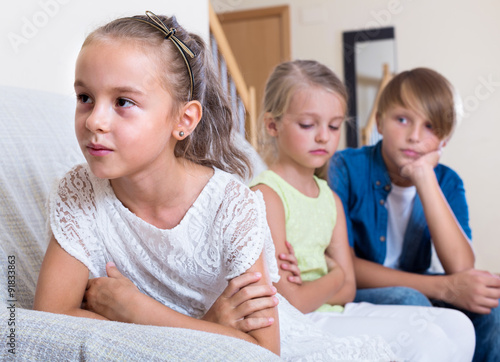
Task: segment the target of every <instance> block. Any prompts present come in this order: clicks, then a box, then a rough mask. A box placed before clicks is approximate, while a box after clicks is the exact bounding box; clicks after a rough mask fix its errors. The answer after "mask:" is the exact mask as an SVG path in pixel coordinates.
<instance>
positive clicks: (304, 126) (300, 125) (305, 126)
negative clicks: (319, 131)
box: [299, 123, 312, 129]
mask: <svg viewBox="0 0 500 362" xmlns="http://www.w3.org/2000/svg"><path fill="white" fill-rule="evenodd" d="M299 127H300V128H303V129H308V128H311V127H312V124H305V123H299Z"/></svg>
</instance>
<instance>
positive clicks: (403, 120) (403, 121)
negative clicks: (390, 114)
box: [398, 117, 408, 124]
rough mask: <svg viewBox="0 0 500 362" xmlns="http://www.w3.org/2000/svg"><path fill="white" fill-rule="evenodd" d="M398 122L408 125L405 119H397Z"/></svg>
mask: <svg viewBox="0 0 500 362" xmlns="http://www.w3.org/2000/svg"><path fill="white" fill-rule="evenodd" d="M398 122H399V123H403V124H406V123H408V120H407V119H406V118H405V117H398Z"/></svg>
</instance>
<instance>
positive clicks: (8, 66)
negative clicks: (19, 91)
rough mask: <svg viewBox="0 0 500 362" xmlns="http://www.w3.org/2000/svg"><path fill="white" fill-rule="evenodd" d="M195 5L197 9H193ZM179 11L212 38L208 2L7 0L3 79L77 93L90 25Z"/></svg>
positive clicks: (1, 21)
mask: <svg viewBox="0 0 500 362" xmlns="http://www.w3.org/2000/svg"><path fill="white" fill-rule="evenodd" d="M193 9H196V11H193ZM146 10H151V11H153V12H155V13H157V14H164V15H176V16H177V20H178V21H179V23H180V24H182V25H183V26H184V27H186V28H187V29H189V30H190V31H193V32H195V33H198V34H200V35H202V36H203V37H204V38H205V39H207V38H208V3H207V1H206V0H190V1H189V6H186V5H185V2H183V1H174V0H143V1H136V0H135V1H134V0H106V1H98V0H87V1H77V0H23V1H7V2H4V3H3V4H2V11H1V13H0V49H1V53H0V54H1V57H0V65H1V67H0V84H3V85H12V86H19V87H28V88H35V89H43V90H49V91H53V92H57V93H64V94H73V78H74V64H75V60H76V57H77V55H78V51H79V49H80V46H81V44H82V42H83V40H84V38H85V36H86V34H88V33H89V32H90V31H92V30H93V29H94V28H96V27H97V26H100V25H103V24H105V23H106V22H108V21H110V20H112V19H114V18H118V17H122V16H132V15H137V14H144V12H145V11H146Z"/></svg>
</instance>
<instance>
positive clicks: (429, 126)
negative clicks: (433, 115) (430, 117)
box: [425, 123, 434, 130]
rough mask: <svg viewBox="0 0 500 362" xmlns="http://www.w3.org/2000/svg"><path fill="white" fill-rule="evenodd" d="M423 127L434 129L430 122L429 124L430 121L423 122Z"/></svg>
mask: <svg viewBox="0 0 500 362" xmlns="http://www.w3.org/2000/svg"><path fill="white" fill-rule="evenodd" d="M425 128H427V129H430V130H433V129H434V127H432V124H431V123H426V124H425Z"/></svg>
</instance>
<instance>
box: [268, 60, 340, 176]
mask: <svg viewBox="0 0 500 362" xmlns="http://www.w3.org/2000/svg"><path fill="white" fill-rule="evenodd" d="M311 86H316V87H323V88H324V89H326V90H328V91H331V92H334V93H335V94H337V95H338V96H339V97H340V99H341V100H342V102H343V103H344V109H346V108H347V91H346V88H345V86H344V84H343V83H342V82H341V81H340V79H339V78H338V77H337V76H336V75H335V73H334V72H333V71H332V70H331V69H330V68H328V67H327V66H325V65H323V64H321V63H319V62H317V61H315V60H294V61H290V62H284V63H281V64H279V65H278V66H276V67H275V68H274V70H273V72H272V73H271V75H270V76H269V78H268V80H267V82H266V88H265V92H264V99H263V105H262V113H261V115H260V123H261V124H262V127H261V135H260V142H259V146H260V151H261V154H262V156H263V157H264V159H265V161H266V162H267V163H268V164H272V163H273V162H275V161H276V155H277V145H276V142H275V139H274V138H273V137H271V136H269V135H268V134H267V132H266V130H265V126H264V116H265V115H266V114H268V115H270V116H271V117H273V118H274V119H275V120H276V121H279V120H280V119H281V117H282V116H283V115H284V114H285V113H286V111H287V109H288V107H289V105H290V101H291V99H292V97H293V95H294V94H295V93H296V92H297V90H299V89H303V88H307V87H311ZM326 168H327V165H325V166H324V167H321V168H320V169H317V170H316V174H317V175H318V176H320V177H323V178H324V177H325V170H326Z"/></svg>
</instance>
